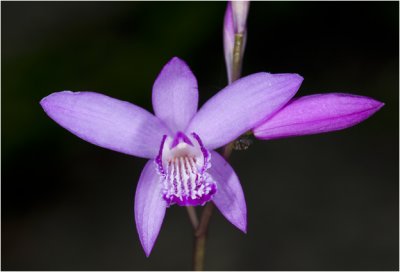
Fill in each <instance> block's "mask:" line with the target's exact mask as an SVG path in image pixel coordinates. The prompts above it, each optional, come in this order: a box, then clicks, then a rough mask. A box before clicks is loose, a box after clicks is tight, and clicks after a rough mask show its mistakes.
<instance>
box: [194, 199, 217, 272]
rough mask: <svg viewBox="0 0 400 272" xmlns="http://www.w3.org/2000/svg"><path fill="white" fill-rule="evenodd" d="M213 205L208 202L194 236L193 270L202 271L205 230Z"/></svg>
mask: <svg viewBox="0 0 400 272" xmlns="http://www.w3.org/2000/svg"><path fill="white" fill-rule="evenodd" d="M213 208H214V204H213V203H212V202H208V203H207V205H206V206H205V207H204V209H203V213H202V214H201V219H200V224H199V226H198V228H197V230H196V232H195V234H194V236H195V241H194V252H193V270H194V271H203V270H204V256H205V251H206V239H207V230H208V225H209V223H210V219H211V215H212V211H213Z"/></svg>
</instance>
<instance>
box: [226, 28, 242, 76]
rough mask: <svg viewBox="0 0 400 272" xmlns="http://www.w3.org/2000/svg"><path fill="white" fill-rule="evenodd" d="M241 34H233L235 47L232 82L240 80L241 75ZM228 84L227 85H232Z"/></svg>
mask: <svg viewBox="0 0 400 272" xmlns="http://www.w3.org/2000/svg"><path fill="white" fill-rule="evenodd" d="M242 47H243V34H242V33H236V34H235V45H234V47H233V56H232V57H233V61H232V82H233V81H235V80H237V79H239V78H240V74H241V73H242V60H243V48H242ZM232 82H229V83H232Z"/></svg>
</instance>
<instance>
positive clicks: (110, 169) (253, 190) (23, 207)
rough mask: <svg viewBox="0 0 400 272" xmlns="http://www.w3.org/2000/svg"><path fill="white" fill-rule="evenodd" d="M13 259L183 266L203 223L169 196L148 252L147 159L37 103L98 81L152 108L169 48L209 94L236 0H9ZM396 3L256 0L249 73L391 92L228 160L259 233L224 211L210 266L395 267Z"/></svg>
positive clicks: (5, 76)
mask: <svg viewBox="0 0 400 272" xmlns="http://www.w3.org/2000/svg"><path fill="white" fill-rule="evenodd" d="M1 8H2V14H1V15H2V22H1V23H2V24H1V34H2V37H1V38H2V44H1V47H2V48H1V49H2V51H1V53H2V73H1V75H2V85H1V87H2V97H1V98H2V101H1V102H2V103H1V107H2V109H1V113H2V118H1V121H2V124H1V130H2V141H1V143H2V146H1V147H2V150H1V155H2V165H1V166H2V256H1V257H2V258H1V260H2V269H3V270H160V269H162V270H170V269H173V270H187V269H190V268H191V250H192V236H191V235H192V234H191V225H190V223H189V221H188V219H187V215H186V211H185V209H183V208H179V207H172V208H170V209H168V211H167V215H166V219H165V221H164V224H163V227H162V230H161V232H160V235H159V238H158V240H157V243H156V245H155V247H154V250H153V252H152V254H151V256H150V258H148V259H147V258H146V257H145V255H144V253H143V250H142V248H141V246H140V243H139V239H138V236H137V232H136V228H135V223H134V216H133V198H134V192H135V188H136V184H137V180H138V178H139V175H140V172H141V169H142V167H143V166H144V164H145V160H143V159H138V158H134V157H130V156H127V155H122V154H119V153H115V152H112V151H109V150H105V149H102V148H99V147H96V146H93V145H91V144H88V143H86V142H84V141H82V140H80V139H78V138H77V137H75V136H73V135H72V134H70V133H69V132H67V131H66V130H64V129H62V128H61V127H59V126H58V125H57V124H55V123H54V122H53V121H52V120H51V119H49V118H48V117H47V116H46V115H45V114H44V112H43V110H42V109H41V107H40V106H39V101H40V99H41V98H43V97H44V96H46V95H48V94H50V93H52V92H55V91H60V90H65V89H69V90H74V91H84V90H91V91H97V92H101V93H105V94H108V95H110V96H112V97H115V98H119V99H122V100H127V101H131V102H133V103H135V104H137V105H140V106H142V107H144V108H146V109H148V110H151V88H152V84H153V81H154V79H155V78H156V76H157V74H158V72H159V71H160V69H161V68H162V66H163V65H164V64H165V63H166V62H167V61H168V60H169V59H170V58H172V57H173V56H179V57H181V58H182V59H184V60H186V61H187V62H188V64H189V65H190V67H191V68H192V70H193V72H194V74H195V75H196V76H197V79H198V82H199V89H200V96H201V102H202V103H203V102H204V101H206V99H208V98H209V97H211V96H212V95H213V94H215V93H216V92H217V91H218V90H220V89H221V88H222V87H224V85H226V75H225V66H224V59H223V46H222V20H223V15H224V10H225V3H224V2H215V3H212V2H168V3H167V2H164V3H157V2H142V3H140V2H58V3H56V2H2V3H1ZM398 12H399V3H398V2H326V3H323V2H303V3H301V2H254V3H252V4H251V7H250V13H249V19H248V42H247V48H246V53H245V59H244V68H243V74H244V75H248V74H251V73H254V72H259V71H269V72H273V73H285V72H286V73H299V74H301V75H302V76H303V77H304V78H305V80H304V83H303V85H302V87H301V89H300V91H299V93H298V95H308V94H314V93H327V92H349V93H354V94H359V95H366V96H371V97H374V98H375V99H378V100H380V101H383V102H385V103H386V105H385V107H383V108H382V109H381V110H380V111H379V112H378V113H376V114H375V115H374V116H372V117H371V118H370V119H368V120H366V121H365V122H363V123H361V124H360V125H358V126H355V127H353V128H350V129H347V130H345V131H340V132H334V133H331V134H323V135H313V136H305V137H299V138H289V139H283V140H275V141H257V142H255V143H254V144H253V145H252V146H251V147H250V149H249V150H248V151H246V152H236V153H234V154H233V156H232V160H231V163H232V165H233V167H234V168H235V170H236V172H237V174H238V176H239V177H240V179H241V182H242V185H243V189H244V192H245V195H246V200H247V205H248V234H246V235H245V234H242V233H241V232H240V231H238V230H237V229H235V228H234V227H233V226H232V225H230V223H228V222H227V221H226V220H225V219H224V218H223V217H222V215H221V214H220V213H219V212H216V213H215V214H214V215H213V218H212V221H211V225H210V232H209V240H208V244H207V255H206V268H207V269H211V270H228V269H229V270H397V269H398V268H399V266H398V255H399V251H398V241H399V229H398V227H399V225H398V223H399V217H398V216H399V209H398V204H399V199H398V192H399V187H398V182H399V176H398V174H399V168H398V165H399V160H398V151H399V146H398V143H399V127H398V124H399V114H398V113H399V108H398V105H399V104H398V99H399V96H398V95H399V86H398V84H399V78H398V73H399V69H398V68H399V66H398V59H399V26H398V23H399V13H398Z"/></svg>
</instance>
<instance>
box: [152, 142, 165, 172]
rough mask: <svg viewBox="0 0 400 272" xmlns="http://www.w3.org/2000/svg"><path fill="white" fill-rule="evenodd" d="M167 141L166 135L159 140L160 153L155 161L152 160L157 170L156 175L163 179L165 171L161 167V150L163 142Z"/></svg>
mask: <svg viewBox="0 0 400 272" xmlns="http://www.w3.org/2000/svg"><path fill="white" fill-rule="evenodd" d="M166 139H167V135H164V136H163V137H162V140H161V146H160V151H159V152H158V156H157V157H156V159H155V160H154V162H155V163H156V164H157V170H158V173H159V174H160V175H161V176H163V177H165V174H166V173H165V171H164V167H163V164H162V151H163V149H164V144H165V140H166Z"/></svg>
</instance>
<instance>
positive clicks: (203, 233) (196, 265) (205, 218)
mask: <svg viewBox="0 0 400 272" xmlns="http://www.w3.org/2000/svg"><path fill="white" fill-rule="evenodd" d="M243 52H244V36H243V34H242V33H236V34H235V45H234V48H233V63H232V67H231V68H232V79H231V80H232V82H233V81H235V80H237V79H239V78H240V75H241V72H242V61H243ZM228 69H229V68H228ZM232 82H229V84H230V83H232ZM234 142H235V141H232V142H230V143H229V144H227V145H225V146H224V148H223V151H222V155H223V157H224V158H225V160H227V161H228V159H229V157H230V155H231V154H232V151H233V146H234ZM213 209H214V204H213V203H212V202H208V203H207V205H206V206H205V207H204V209H203V212H202V214H201V218H200V222H199V221H198V219H197V215H196V211H195V209H194V207H187V210H188V213H189V218H190V221H191V222H192V225H193V228H194V229H195V233H194V239H195V240H194V250H193V270H194V271H203V270H204V257H205V252H206V240H207V231H208V225H209V223H210V219H211V215H212V212H213ZM196 226H197V227H196Z"/></svg>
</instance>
